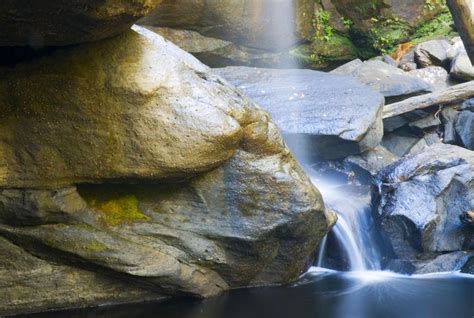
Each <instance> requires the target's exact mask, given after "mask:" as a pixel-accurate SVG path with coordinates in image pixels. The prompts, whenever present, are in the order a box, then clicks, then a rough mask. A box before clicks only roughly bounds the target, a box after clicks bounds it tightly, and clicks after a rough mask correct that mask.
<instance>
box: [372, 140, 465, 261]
mask: <svg viewBox="0 0 474 318" xmlns="http://www.w3.org/2000/svg"><path fill="white" fill-rule="evenodd" d="M473 164H474V155H473V152H471V151H469V150H466V149H463V148H461V147H457V146H451V145H445V144H436V145H433V146H431V147H428V148H425V150H424V151H422V152H420V153H418V154H416V155H411V156H407V157H405V158H402V159H401V160H400V161H398V162H396V163H394V164H392V165H390V166H388V167H387V168H386V169H385V170H383V171H382V172H381V173H380V174H379V180H380V184H381V186H382V206H381V209H380V216H381V220H382V227H383V229H384V232H385V234H386V236H387V238H388V239H389V241H390V242H391V244H392V246H393V249H394V252H395V254H396V255H397V256H398V257H399V258H401V259H404V260H416V259H417V258H419V257H423V258H431V257H433V256H432V255H436V254H437V253H448V252H454V251H461V250H463V249H464V248H467V249H469V248H470V246H469V245H470V243H469V242H470V241H471V240H472V237H473V235H474V232H473V231H472V229H469V228H467V227H465V226H464V225H463V224H462V223H461V221H460V219H459V216H460V215H461V214H462V213H463V212H465V211H468V210H472V202H473V195H474V190H473V187H472V184H473V182H472V180H473V175H474V174H473Z"/></svg>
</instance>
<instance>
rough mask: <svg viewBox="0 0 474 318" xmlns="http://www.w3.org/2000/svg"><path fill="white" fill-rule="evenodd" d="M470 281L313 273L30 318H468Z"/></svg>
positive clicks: (473, 294) (472, 293)
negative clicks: (211, 295)
mask: <svg viewBox="0 0 474 318" xmlns="http://www.w3.org/2000/svg"><path fill="white" fill-rule="evenodd" d="M473 316H474V279H472V278H470V277H469V276H464V275H461V274H433V275H422V276H411V277H408V276H402V275H397V274H392V273H389V272H347V273H341V272H335V271H327V270H322V269H318V268H313V269H312V270H311V271H309V272H308V273H307V274H306V275H305V276H304V277H302V278H301V280H300V281H299V282H298V283H296V284H294V285H293V286H286V287H273V288H258V289H249V290H237V291H233V292H231V293H229V294H227V295H224V296H222V297H219V298H215V299H210V300H204V301H198V300H191V299H177V300H172V301H169V302H165V303H149V304H135V305H128V306H116V307H109V308H105V307H104V308H99V309H89V310H76V311H68V312H63V313H60V312H58V313H54V314H53V313H46V314H38V315H34V316H32V317H37V318H39V317H52V318H63V317H68V318H89V317H127V318H128V317H145V318H146V317H160V318H162V317H166V318H178V317H179V318H214V317H215V318H221V317H225V318H254V317H255V318H257V317H258V318H266V317H268V318H280V317H281V318H288V317H295V318H319V317H321V318H323V317H324V318H347V317H349V318H359V317H360V318H380V317H384V318H392V317H393V318H402V317H403V318H407V317H416V318H425V317H426V318H428V317H429V318H438V317H440V318H444V317H446V318H464V317H466V318H472V317H473Z"/></svg>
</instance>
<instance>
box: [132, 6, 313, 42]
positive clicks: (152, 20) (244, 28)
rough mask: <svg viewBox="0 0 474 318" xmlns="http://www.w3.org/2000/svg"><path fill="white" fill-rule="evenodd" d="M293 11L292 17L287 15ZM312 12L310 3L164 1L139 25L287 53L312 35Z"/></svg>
mask: <svg viewBox="0 0 474 318" xmlns="http://www.w3.org/2000/svg"><path fill="white" fill-rule="evenodd" d="M293 11H294V12H295V14H294V15H289V14H287V13H288V12H293ZM313 12H314V1H313V0H296V1H295V2H293V1H277V2H275V1H274V0H263V1H241V0H230V1H226V2H225V3H224V2H222V0H163V1H162V3H161V4H160V5H158V7H157V8H156V10H154V11H153V12H152V13H151V14H149V15H148V16H147V17H145V18H144V19H142V20H141V21H140V23H141V24H144V25H153V26H162V27H170V28H176V29H185V30H193V31H197V32H199V33H201V34H202V35H206V36H211V37H215V38H219V39H224V40H226V41H231V42H234V43H236V44H239V45H243V46H246V47H252V48H258V49H264V50H270V51H272V50H281V49H288V48H290V47H292V46H293V45H295V44H296V43H298V42H299V41H300V40H302V39H309V38H310V37H311V36H312V34H313V23H312V17H313ZM295 28H296V34H295V32H294V31H293V30H294V29H295Z"/></svg>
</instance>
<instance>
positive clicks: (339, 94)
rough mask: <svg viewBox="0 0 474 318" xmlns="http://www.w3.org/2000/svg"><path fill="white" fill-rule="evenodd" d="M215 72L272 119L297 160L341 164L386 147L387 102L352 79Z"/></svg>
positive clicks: (227, 70)
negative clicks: (383, 144) (344, 159)
mask: <svg viewBox="0 0 474 318" xmlns="http://www.w3.org/2000/svg"><path fill="white" fill-rule="evenodd" d="M383 64H384V63H383ZM215 71H216V72H217V73H218V74H219V75H221V76H222V77H224V78H226V79H227V80H228V81H229V82H231V83H232V84H234V85H235V86H237V87H238V88H240V89H241V90H242V91H243V92H244V93H245V94H246V95H247V96H249V97H250V98H251V99H253V100H254V101H255V102H256V103H257V104H258V105H260V106H261V107H262V108H263V109H265V110H266V111H268V112H269V113H270V115H271V117H272V119H273V120H274V121H275V123H276V124H277V125H278V127H279V128H280V130H281V131H282V133H283V134H284V135H285V136H286V141H287V143H288V144H289V146H290V148H291V149H292V150H293V151H294V152H295V153H296V154H297V156H300V157H302V158H308V157H322V158H326V159H334V158H341V157H346V156H348V155H352V154H357V153H361V152H363V151H366V150H368V149H371V148H374V147H376V146H377V145H378V144H379V143H380V141H381V138H382V133H383V128H382V118H381V112H382V108H383V96H381V95H380V94H378V93H376V92H374V91H372V90H371V89H369V88H368V87H366V86H365V85H362V84H359V83H357V82H356V81H354V80H353V79H351V78H350V77H348V76H339V75H335V74H327V73H323V72H317V71H311V70H275V69H258V68H246V67H227V68H222V69H215Z"/></svg>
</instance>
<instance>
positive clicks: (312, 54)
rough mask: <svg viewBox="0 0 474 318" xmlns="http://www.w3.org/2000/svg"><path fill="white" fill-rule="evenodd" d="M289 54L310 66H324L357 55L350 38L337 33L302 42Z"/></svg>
mask: <svg viewBox="0 0 474 318" xmlns="http://www.w3.org/2000/svg"><path fill="white" fill-rule="evenodd" d="M290 54H291V55H292V56H293V57H295V58H297V59H298V60H299V61H300V63H301V64H303V65H305V66H307V67H311V68H324V67H328V66H330V65H331V64H334V63H335V62H346V61H350V60H353V59H355V58H357V57H358V54H357V48H356V47H355V46H354V44H353V43H352V42H351V40H350V39H349V38H348V37H346V36H343V35H340V34H338V33H334V34H333V35H331V37H330V38H323V39H318V38H315V39H314V40H313V42H312V43H311V44H303V45H301V46H299V47H297V48H295V49H293V50H292V51H291V52H290ZM336 64H337V63H336Z"/></svg>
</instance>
